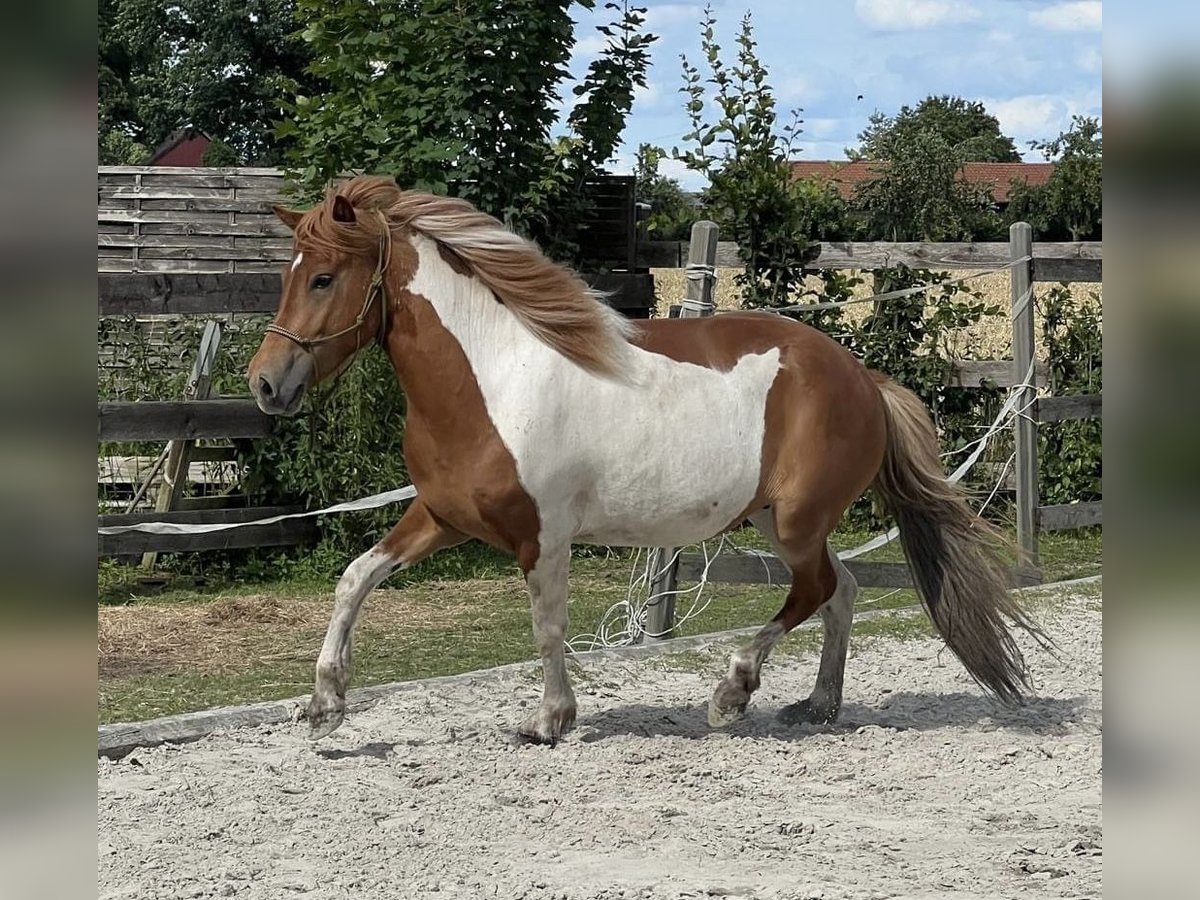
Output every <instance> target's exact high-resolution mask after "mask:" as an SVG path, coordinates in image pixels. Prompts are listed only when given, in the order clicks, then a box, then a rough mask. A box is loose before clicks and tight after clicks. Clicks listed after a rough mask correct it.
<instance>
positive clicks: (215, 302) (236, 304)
mask: <svg viewBox="0 0 1200 900" xmlns="http://www.w3.org/2000/svg"><path fill="white" fill-rule="evenodd" d="M281 283H282V282H281V278H280V274H279V270H278V267H276V268H275V270H274V271H273V272H271V273H269V274H251V273H244V272H218V273H213V274H190V273H171V274H158V275H153V274H145V273H121V274H101V275H99V276H98V278H97V288H98V291H97V293H98V301H99V302H98V312H99V314H100V315H102V316H116V315H191V314H197V313H222V312H259V313H270V312H274V311H275V310H276V309H277V308H278V306H279V293H280V286H281Z"/></svg>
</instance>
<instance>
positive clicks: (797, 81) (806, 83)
mask: <svg viewBox="0 0 1200 900" xmlns="http://www.w3.org/2000/svg"><path fill="white" fill-rule="evenodd" d="M775 96H776V98H778V100H779V102H780V103H784V104H787V105H788V106H792V105H796V104H799V105H801V106H803V105H804V104H805V103H816V102H817V101H818V100H821V99H823V98H824V97H825V91H823V90H822V89H821V88H819V87H818V86H817V84H816V82H815V81H814V80H813V79H812V78H810V77H808V76H807V75H785V76H784V77H782V78H780V79H779V86H778V87H777V88H776V89H775Z"/></svg>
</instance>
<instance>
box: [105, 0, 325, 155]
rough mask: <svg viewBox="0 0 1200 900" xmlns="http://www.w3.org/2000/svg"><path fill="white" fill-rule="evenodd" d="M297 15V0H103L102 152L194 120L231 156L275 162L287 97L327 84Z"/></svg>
mask: <svg viewBox="0 0 1200 900" xmlns="http://www.w3.org/2000/svg"><path fill="white" fill-rule="evenodd" d="M296 16H297V8H296V0H173V2H171V3H169V4H165V3H162V2H160V0H101V4H100V8H99V18H100V61H99V74H100V83H99V96H100V104H99V105H100V113H101V115H100V135H99V139H100V147H101V157H102V158H104V157H105V156H106V155H107V156H109V157H111V156H113V155H120V153H121V152H129V153H134V154H135V155H136V153H141V152H144V151H145V148H152V147H154V146H156V145H157V144H159V143H161V142H162V141H163V140H165V139H166V138H167V137H168V136H169V135H171V134H172V133H174V132H175V131H176V130H178V129H180V128H188V129H192V130H195V131H202V132H204V133H205V134H207V135H208V136H209V137H211V138H212V139H213V140H214V141H215V142H217V143H218V144H221V145H224V148H226V149H227V151H228V152H226V153H225V155H224V157H223V158H225V159H227V160H235V161H239V162H241V163H242V164H253V165H274V164H276V163H278V162H279V161H280V160H281V159H282V156H281V150H280V147H279V145H278V142H277V140H276V138H275V135H274V133H273V125H274V123H275V122H277V121H278V120H279V119H280V118H282V116H283V107H282V104H281V101H282V99H283V97H284V96H285V94H289V93H295V92H298V91H299V92H305V93H318V92H319V91H320V89H321V85H320V81H319V80H318V79H316V78H314V77H313V76H312V75H311V74H308V73H306V71H305V69H306V66H307V65H308V63H309V53H308V49H307V47H306V46H305V45H304V43H303V42H302V41H301V40H300V39H299V38H298V37H297V36H296V29H297V18H296ZM122 147H125V148H127V149H126V150H125V151H122V149H121V148H122ZM112 161H132V160H112Z"/></svg>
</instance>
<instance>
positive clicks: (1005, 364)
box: [949, 359, 1050, 388]
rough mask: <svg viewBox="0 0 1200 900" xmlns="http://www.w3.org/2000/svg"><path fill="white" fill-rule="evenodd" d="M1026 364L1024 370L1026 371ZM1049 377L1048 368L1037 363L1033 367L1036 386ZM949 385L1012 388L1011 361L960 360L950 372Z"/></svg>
mask: <svg viewBox="0 0 1200 900" xmlns="http://www.w3.org/2000/svg"><path fill="white" fill-rule="evenodd" d="M1028 368H1029V366H1028V364H1026V370H1027V371H1028ZM1049 377H1050V367H1049V366H1048V365H1046V363H1043V362H1039V363H1036V364H1035V365H1034V367H1033V378H1034V382H1035V383H1036V384H1038V385H1039V386H1040V385H1044V384H1045V383H1046V382H1047V380H1048V379H1049ZM949 383H950V384H951V385H953V386H954V387H1002V388H1007V387H1012V386H1013V385H1014V384H1016V383H1017V379H1016V378H1015V377H1014V376H1013V362H1012V360H1011V359H960V360H956V361H955V362H954V364H953V368H952V369H951V372H950V379H949Z"/></svg>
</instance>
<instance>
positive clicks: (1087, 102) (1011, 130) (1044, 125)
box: [983, 90, 1102, 159]
mask: <svg viewBox="0 0 1200 900" xmlns="http://www.w3.org/2000/svg"><path fill="white" fill-rule="evenodd" d="M983 105H984V106H986V107H987V109H988V112H990V113H991V114H992V115H994V116H995V117H996V118H997V119H999V120H1000V130H1001V131H1003V132H1004V133H1005V134H1007V135H1009V136H1010V137H1012V138H1013V139H1014V140H1015V141H1016V142H1017V146H1018V147H1020V148H1022V149H1023V148H1025V147H1027V146H1028V142H1029V141H1031V140H1038V141H1044V140H1048V139H1050V138H1053V137H1055V136H1057V135H1058V134H1060V133H1062V132H1063V131H1066V130H1067V128H1069V127H1070V125H1071V116H1073V115H1085V116H1086V115H1090V116H1097V117H1099V115H1100V111H1101V108H1102V96H1101V93H1100V91H1098V90H1097V91H1088V92H1086V93H1083V94H1078V95H1075V96H1066V97H1064V96H1058V95H1054V94H1026V95H1024V96H1020V97H1010V98H1008V99H1007V100H994V99H991V100H989V99H984V100H983ZM1024 153H1025V156H1026V157H1027V158H1029V159H1041V155H1040V154H1039V153H1037V152H1036V151H1024Z"/></svg>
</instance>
